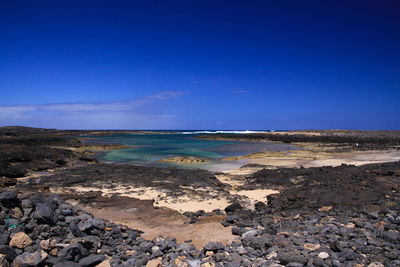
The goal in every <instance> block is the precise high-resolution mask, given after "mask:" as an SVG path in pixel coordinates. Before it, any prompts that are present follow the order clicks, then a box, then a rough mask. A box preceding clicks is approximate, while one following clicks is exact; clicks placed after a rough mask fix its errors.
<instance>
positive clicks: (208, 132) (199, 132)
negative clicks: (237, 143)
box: [181, 130, 269, 134]
mask: <svg viewBox="0 0 400 267" xmlns="http://www.w3.org/2000/svg"><path fill="white" fill-rule="evenodd" d="M268 132H269V131H249V130H245V131H194V132H181V134H250V133H268Z"/></svg>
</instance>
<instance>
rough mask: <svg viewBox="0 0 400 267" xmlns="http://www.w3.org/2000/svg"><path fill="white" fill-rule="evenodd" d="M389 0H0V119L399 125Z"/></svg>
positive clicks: (131, 125) (98, 124)
mask: <svg viewBox="0 0 400 267" xmlns="http://www.w3.org/2000/svg"><path fill="white" fill-rule="evenodd" d="M399 13H400V2H399V1H329V0H327V1H294V0H293V1H258V0H254V1H218V0H217V1H215V0H214V1H205V0H202V1H100V0H96V1H90V0H86V1H74V0H69V1H63V0H60V1H41V0H38V1H18V0H13V1H11V0H4V1H0V32H1V34H0V92H1V97H0V125H27V126H35V127H51V128H53V127H55V128H60V129H255V130H256V129H305V128H320V129H321V128H322V129H327V128H346V129H400V105H399V103H400V51H399V47H400V18H399V16H398V14H399Z"/></svg>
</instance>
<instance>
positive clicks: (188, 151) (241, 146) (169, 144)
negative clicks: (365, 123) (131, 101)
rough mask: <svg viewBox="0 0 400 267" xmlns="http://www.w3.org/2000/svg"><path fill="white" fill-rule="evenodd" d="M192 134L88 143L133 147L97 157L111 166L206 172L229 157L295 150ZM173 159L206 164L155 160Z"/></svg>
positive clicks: (127, 136) (98, 139) (99, 139)
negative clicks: (187, 158)
mask: <svg viewBox="0 0 400 267" xmlns="http://www.w3.org/2000/svg"><path fill="white" fill-rule="evenodd" d="M196 136H197V135H196V134H190V135H189V134H186V133H176V134H124V135H106V136H88V138H89V139H88V140H89V142H91V143H109V144H121V145H129V146H135V147H131V148H125V149H118V150H113V151H109V152H105V153H104V154H101V155H99V158H100V160H103V161H107V162H115V163H131V164H138V165H154V166H168V165H179V166H180V167H186V168H204V169H209V168H210V166H211V165H213V166H214V165H215V164H217V165H218V164H221V166H222V165H224V166H226V165H229V164H227V162H219V161H218V160H219V159H221V158H224V157H229V156H239V155H246V154H249V153H254V152H257V151H263V150H264V151H289V150H292V149H296V147H294V146H292V145H288V144H277V143H268V142H243V141H226V140H207V139H199V138H196ZM176 156H192V157H200V158H207V159H209V160H210V162H208V163H204V164H190V165H188V164H185V165H183V164H176V163H161V162H159V160H161V159H164V158H170V157H176Z"/></svg>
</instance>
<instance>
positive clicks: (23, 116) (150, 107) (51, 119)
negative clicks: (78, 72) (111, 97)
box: [0, 91, 183, 128]
mask: <svg viewBox="0 0 400 267" xmlns="http://www.w3.org/2000/svg"><path fill="white" fill-rule="evenodd" d="M182 95H183V92H181V91H162V92H159V93H157V94H153V95H148V96H145V97H143V98H140V99H135V100H129V101H112V102H103V103H96V102H82V103H57V104H40V105H10V106H6V105H2V106H0V126H1V125H17V124H18V125H30V126H36V125H37V126H39V124H40V126H41V127H46V125H49V126H48V127H55V126H56V127H57V128H132V127H133V128H157V126H158V125H165V126H168V125H170V122H171V121H173V120H175V118H176V117H175V116H174V115H173V114H168V112H166V111H165V110H163V109H162V108H160V106H162V104H165V103H167V102H168V100H171V99H173V98H177V97H179V96H182ZM60 125H61V126H60ZM62 125H65V127H63V126H62Z"/></svg>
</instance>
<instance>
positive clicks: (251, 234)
mask: <svg viewBox="0 0 400 267" xmlns="http://www.w3.org/2000/svg"><path fill="white" fill-rule="evenodd" d="M257 233H258V231H257V230H255V229H253V230H250V231H247V232H245V233H243V234H242V238H247V237H252V236H256V235H257Z"/></svg>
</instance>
